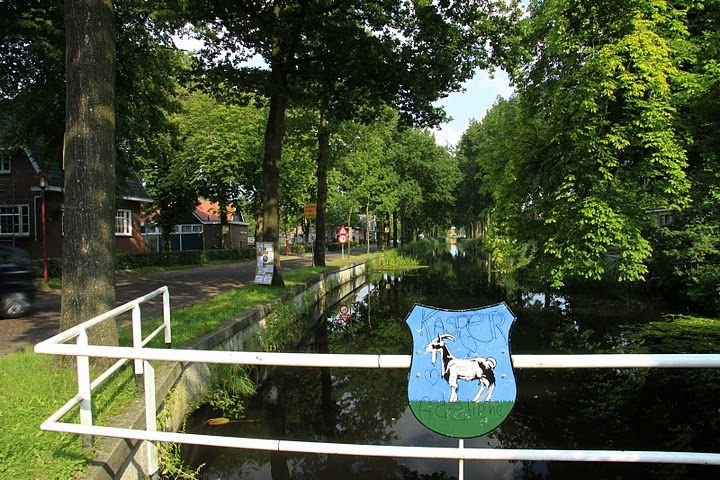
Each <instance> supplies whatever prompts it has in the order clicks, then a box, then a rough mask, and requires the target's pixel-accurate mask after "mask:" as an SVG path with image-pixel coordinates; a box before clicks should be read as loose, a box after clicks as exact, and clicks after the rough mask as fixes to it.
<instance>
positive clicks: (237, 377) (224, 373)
mask: <svg viewBox="0 0 720 480" xmlns="http://www.w3.org/2000/svg"><path fill="white" fill-rule="evenodd" d="M213 368H214V373H215V375H217V378H218V383H217V385H215V387H214V388H213V390H212V392H211V393H210V394H209V396H208V398H207V399H206V403H208V404H209V405H210V406H212V407H213V408H215V409H217V410H219V411H221V412H223V414H224V415H226V416H229V417H231V418H233V419H239V418H242V417H243V415H244V413H245V402H244V400H245V399H246V398H247V397H249V396H251V395H253V394H254V393H255V391H256V385H255V383H254V382H253V380H252V379H251V378H250V375H249V367H248V366H247V365H224V364H219V365H215V366H214V367H213Z"/></svg>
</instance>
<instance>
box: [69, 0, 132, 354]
mask: <svg viewBox="0 0 720 480" xmlns="http://www.w3.org/2000/svg"><path fill="white" fill-rule="evenodd" d="M65 38H66V57H65V61H66V81H67V92H66V114H65V115H66V116H65V145H64V158H63V163H64V169H65V200H64V202H65V203H64V207H65V213H64V224H63V228H64V236H63V289H62V300H61V308H60V310H61V313H60V328H61V329H62V330H65V329H67V328H69V327H71V326H73V325H77V324H79V323H81V322H84V321H85V320H89V319H90V318H92V317H94V316H96V315H98V314H100V313H103V312H106V311H108V310H110V309H112V308H113V307H115V210H116V205H115V204H116V198H115V195H116V194H115V149H114V141H115V18H114V11H113V4H112V0H94V1H82V0H66V1H65ZM117 341H118V337H117V328H116V325H115V322H114V321H107V322H103V323H102V324H101V325H99V326H98V327H96V328H93V329H92V331H91V332H90V343H93V344H103V345H117Z"/></svg>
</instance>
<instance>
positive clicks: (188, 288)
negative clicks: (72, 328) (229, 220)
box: [0, 252, 340, 355]
mask: <svg viewBox="0 0 720 480" xmlns="http://www.w3.org/2000/svg"><path fill="white" fill-rule="evenodd" d="M326 256H327V257H326V258H327V261H331V260H334V259H335V258H336V257H338V258H339V256H340V255H339V254H333V253H330V252H328V253H327V254H326ZM281 261H282V265H283V270H294V269H296V268H300V267H303V266H307V265H310V264H311V261H312V259H311V257H310V254H306V256H304V257H297V256H287V257H286V256H282V257H281ZM254 278H255V262H254V261H245V262H241V263H232V264H223V265H213V266H205V267H194V268H188V269H183V270H173V271H167V272H161V273H152V274H142V275H129V274H119V275H118V276H117V278H116V296H117V301H118V305H121V304H123V303H126V302H128V301H130V300H132V299H134V298H137V297H139V296H142V295H144V294H146V293H148V292H151V291H153V290H155V289H156V288H159V287H161V286H163V285H167V286H168V287H169V288H170V306H171V308H172V309H176V308H179V307H184V306H188V305H192V304H193V303H195V302H198V301H201V300H205V299H207V298H210V297H212V296H214V295H217V294H218V293H220V292H223V291H226V290H228V289H230V288H237V287H241V286H243V285H246V284H248V283H252V282H253V280H254ZM158 300H160V297H158ZM152 303H153V304H152V306H150V304H149V305H148V307H144V308H143V318H145V316H147V315H149V316H152V315H156V314H159V313H161V312H162V303H161V301H157V302H152ZM129 318H130V317H129V313H128V314H127V318H124V317H123V318H121V319H120V321H121V322H124V321H129ZM59 320H60V293H59V292H39V293H38V295H37V297H36V301H35V303H34V309H33V312H32V315H30V316H27V317H23V318H17V319H0V355H5V354H8V353H11V352H16V351H18V350H21V349H23V348H24V347H28V346H32V345H34V344H36V343H38V342H39V341H42V340H45V339H46V338H49V337H51V336H53V335H55V334H56V333H57V332H58V326H59Z"/></svg>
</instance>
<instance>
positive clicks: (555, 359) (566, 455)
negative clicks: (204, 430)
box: [35, 287, 720, 478]
mask: <svg viewBox="0 0 720 480" xmlns="http://www.w3.org/2000/svg"><path fill="white" fill-rule="evenodd" d="M160 293H162V294H163V320H164V321H163V325H162V326H160V327H159V328H158V329H156V330H155V331H154V332H152V333H151V334H150V335H149V336H148V337H146V338H145V339H143V338H142V333H141V315H140V304H141V303H143V302H145V301H147V300H149V299H151V298H153V297H155V296H157V295H159V294H160ZM130 309H132V310H133V346H132V347H111V346H99V345H88V344H87V329H88V328H90V327H91V326H94V325H97V324H98V323H100V322H102V321H105V320H108V319H110V318H114V317H115V316H116V315H118V314H120V313H123V312H126V311H128V310H130ZM161 331H164V332H165V342H166V343H170V340H171V337H170V300H169V292H168V289H167V287H162V288H160V289H158V290H155V291H154V292H151V293H149V294H148V295H145V296H143V297H140V298H138V299H136V300H133V301H132V302H128V303H126V304H125V305H122V306H120V307H118V308H115V309H113V310H111V311H109V312H107V313H105V314H103V315H100V316H98V317H95V318H93V319H91V320H88V321H87V322H84V323H83V324H80V325H77V326H75V327H72V328H71V329H69V330H66V331H65V332H62V333H60V334H58V335H55V336H54V337H52V338H50V339H48V340H45V341H43V342H41V343H38V344H37V345H36V346H35V351H36V352H38V353H48V354H55V355H71V356H76V357H77V363H78V394H77V395H76V396H75V397H73V398H72V399H70V400H69V401H68V402H67V403H66V404H65V405H64V406H63V407H61V408H60V409H59V410H58V411H57V412H55V413H54V414H53V415H52V416H50V417H49V418H48V419H47V420H46V421H44V422H43V423H42V425H41V426H40V428H42V429H43V430H51V431H56V432H66V433H75V434H79V435H99V436H107V437H117V438H127V439H134V440H146V441H147V458H148V465H147V469H148V470H147V472H146V473H147V474H148V475H152V474H153V473H155V472H156V471H157V469H158V466H157V460H156V451H155V446H154V444H153V443H152V442H174V443H188V444H195V445H207V446H217V447H231V448H245V449H252V450H269V451H283V452H292V453H322V454H338V455H367V456H381V457H398V458H400V457H409V458H428V459H429V458H436V459H458V460H459V462H460V478H462V474H463V472H462V470H463V468H462V465H463V461H464V460H531V461H541V460H545V461H585V462H648V463H684V464H704V465H720V453H700V452H666V451H614V450H548V449H487V448H472V449H471V448H464V443H463V441H462V440H460V442H459V445H458V448H441V447H414V446H387V445H356V444H342V443H325V442H301V441H288V440H270V439H258V438H238V437H221V436H213V435H196V434H188V433H176V432H159V431H157V422H156V411H157V401H156V398H155V395H156V393H155V369H154V367H153V364H152V363H151V361H171V362H172V361H178V362H199V363H225V364H246V365H279V366H293V367H335V368H409V367H410V360H411V357H410V355H357V354H350V355H337V354H313V353H267V352H227V351H213V350H175V349H173V350H169V349H159V348H147V347H146V346H145V345H147V343H148V342H149V341H150V340H151V339H152V338H153V337H154V336H156V335H158V334H159V333H160V332H161ZM73 338H77V342H76V343H75V344H67V343H63V342H67V341H69V340H72V339H73ZM90 357H104V358H117V359H120V360H119V361H118V362H117V363H116V364H115V365H113V367H111V368H110V369H109V370H108V371H106V372H105V373H103V374H102V375H101V376H100V377H98V378H97V379H96V380H95V381H93V382H90V370H89V358H90ZM129 359H132V360H134V361H135V373H136V374H143V375H144V387H145V388H144V395H145V422H146V424H145V429H144V430H139V429H132V428H117V427H104V426H98V425H93V424H92V410H91V408H92V402H91V395H92V390H93V389H94V388H95V387H96V386H97V385H99V384H100V383H102V381H104V380H105V379H107V378H108V377H109V376H110V375H111V374H112V372H115V371H116V370H117V369H118V368H120V366H122V364H124V363H126V362H127V361H128V360H129ZM512 362H513V366H514V368H719V367H720V354H598V355H513V356H512ZM108 372H110V373H108ZM78 404H79V405H80V423H79V424H75V423H64V422H61V419H62V417H63V416H65V415H66V414H67V413H68V412H69V411H70V410H71V409H72V408H73V407H74V406H76V405H78Z"/></svg>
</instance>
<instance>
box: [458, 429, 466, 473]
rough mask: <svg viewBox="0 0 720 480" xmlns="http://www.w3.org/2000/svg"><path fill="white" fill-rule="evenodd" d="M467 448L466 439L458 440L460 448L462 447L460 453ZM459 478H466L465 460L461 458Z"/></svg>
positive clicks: (459, 460) (459, 461)
mask: <svg viewBox="0 0 720 480" xmlns="http://www.w3.org/2000/svg"><path fill="white" fill-rule="evenodd" d="M464 448H465V440H464V439H462V438H461V439H460V440H459V441H458V449H460V455H462V454H463V449H464ZM458 469H459V470H458V480H464V478H465V461H464V460H463V459H462V457H461V458H459V459H458Z"/></svg>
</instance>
